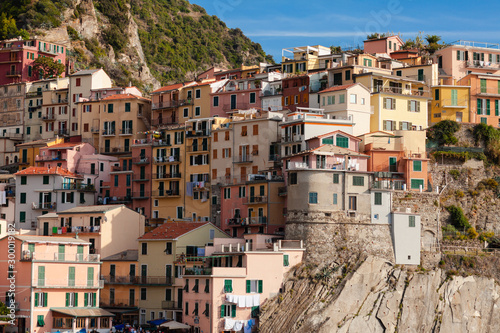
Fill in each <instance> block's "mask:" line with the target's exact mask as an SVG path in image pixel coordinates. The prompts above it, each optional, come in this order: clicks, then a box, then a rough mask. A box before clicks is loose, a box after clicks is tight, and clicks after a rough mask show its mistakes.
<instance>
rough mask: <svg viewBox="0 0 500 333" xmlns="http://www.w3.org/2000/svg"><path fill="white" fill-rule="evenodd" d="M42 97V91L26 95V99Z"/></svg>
mask: <svg viewBox="0 0 500 333" xmlns="http://www.w3.org/2000/svg"><path fill="white" fill-rule="evenodd" d="M42 95H43V92H42V91H34V92H29V93H26V98H33V97H42Z"/></svg>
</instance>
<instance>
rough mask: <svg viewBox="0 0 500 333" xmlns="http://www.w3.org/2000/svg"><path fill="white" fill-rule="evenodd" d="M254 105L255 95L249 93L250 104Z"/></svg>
mask: <svg viewBox="0 0 500 333" xmlns="http://www.w3.org/2000/svg"><path fill="white" fill-rule="evenodd" d="M254 103H255V93H254V92H251V93H250V104H254Z"/></svg>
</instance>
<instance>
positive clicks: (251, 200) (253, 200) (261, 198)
mask: <svg viewBox="0 0 500 333" xmlns="http://www.w3.org/2000/svg"><path fill="white" fill-rule="evenodd" d="M266 202H267V196H266V195H258V196H253V197H247V198H246V202H245V204H247V205H250V204H261V203H266Z"/></svg>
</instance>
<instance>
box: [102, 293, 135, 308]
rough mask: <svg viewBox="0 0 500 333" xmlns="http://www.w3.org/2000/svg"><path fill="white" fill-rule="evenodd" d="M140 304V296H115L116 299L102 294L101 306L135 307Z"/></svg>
mask: <svg viewBox="0 0 500 333" xmlns="http://www.w3.org/2000/svg"><path fill="white" fill-rule="evenodd" d="M138 305H139V298H135V299H127V298H125V299H120V298H115V299H109V297H108V298H103V297H102V296H101V299H100V301H99V306H100V307H109V308H114V307H116V308H134V307H137V306H138Z"/></svg>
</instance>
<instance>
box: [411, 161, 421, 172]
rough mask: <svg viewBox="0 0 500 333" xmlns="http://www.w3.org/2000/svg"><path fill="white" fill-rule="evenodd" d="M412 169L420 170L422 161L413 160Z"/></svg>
mask: <svg viewBox="0 0 500 333" xmlns="http://www.w3.org/2000/svg"><path fill="white" fill-rule="evenodd" d="M413 171H422V161H413Z"/></svg>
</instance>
